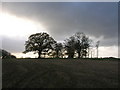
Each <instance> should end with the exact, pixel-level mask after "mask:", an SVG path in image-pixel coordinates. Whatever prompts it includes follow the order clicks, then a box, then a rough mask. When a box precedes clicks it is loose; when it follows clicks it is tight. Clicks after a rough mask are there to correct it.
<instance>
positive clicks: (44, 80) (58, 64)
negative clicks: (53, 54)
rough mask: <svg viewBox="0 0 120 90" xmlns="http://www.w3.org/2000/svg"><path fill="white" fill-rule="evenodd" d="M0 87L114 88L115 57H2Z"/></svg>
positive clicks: (115, 86)
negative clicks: (90, 58) (0, 85)
mask: <svg viewBox="0 0 120 90" xmlns="http://www.w3.org/2000/svg"><path fill="white" fill-rule="evenodd" d="M2 69H3V71H2V74H3V76H2V80H3V81H2V88H117V87H118V60H85V59H84V60H78V59H73V60H69V59H56V60H55V59H13V60H7V59H6V60H3V61H2Z"/></svg>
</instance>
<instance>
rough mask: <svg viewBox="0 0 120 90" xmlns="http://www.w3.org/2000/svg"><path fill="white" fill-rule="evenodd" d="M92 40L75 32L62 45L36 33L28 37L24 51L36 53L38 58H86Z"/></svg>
mask: <svg viewBox="0 0 120 90" xmlns="http://www.w3.org/2000/svg"><path fill="white" fill-rule="evenodd" d="M91 43H92V40H91V39H89V37H88V36H86V35H85V34H84V33H81V32H77V33H75V34H74V35H72V36H70V37H69V38H67V39H66V40H64V42H63V43H60V42H57V41H55V40H54V39H53V38H52V37H51V36H50V35H49V34H47V33H45V32H43V33H36V34H32V35H30V36H29V37H28V40H27V41H26V42H25V51H24V52H23V53H27V52H34V53H38V58H86V57H88V56H89V47H90V45H91Z"/></svg>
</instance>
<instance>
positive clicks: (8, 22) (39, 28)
mask: <svg viewBox="0 0 120 90" xmlns="http://www.w3.org/2000/svg"><path fill="white" fill-rule="evenodd" d="M0 25H1V27H0V35H4V36H9V37H28V36H29V35H31V34H33V33H38V32H47V31H46V29H45V27H44V26H43V25H41V24H39V23H36V22H33V21H30V20H28V19H23V18H19V17H17V16H13V15H10V14H8V13H2V14H1V16H0Z"/></svg>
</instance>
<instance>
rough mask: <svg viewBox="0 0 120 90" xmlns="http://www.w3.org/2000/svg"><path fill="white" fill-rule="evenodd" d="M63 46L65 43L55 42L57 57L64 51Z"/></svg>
mask: <svg viewBox="0 0 120 90" xmlns="http://www.w3.org/2000/svg"><path fill="white" fill-rule="evenodd" d="M62 48H63V45H62V43H56V44H55V47H54V50H55V51H56V57H57V58H59V57H60V55H61V53H62V51H61V50H62Z"/></svg>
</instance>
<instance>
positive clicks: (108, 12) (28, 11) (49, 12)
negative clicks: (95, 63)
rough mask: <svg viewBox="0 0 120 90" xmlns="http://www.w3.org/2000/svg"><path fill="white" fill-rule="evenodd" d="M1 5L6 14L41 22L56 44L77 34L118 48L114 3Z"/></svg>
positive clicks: (116, 18) (115, 7)
mask: <svg viewBox="0 0 120 90" xmlns="http://www.w3.org/2000/svg"><path fill="white" fill-rule="evenodd" d="M2 5H3V10H4V11H6V12H9V13H11V14H14V15H16V16H18V17H22V18H23V17H24V18H28V19H31V20H33V21H36V22H38V23H42V24H43V25H44V26H45V27H46V28H47V29H48V32H49V33H50V35H52V36H53V37H54V38H55V39H56V40H58V41H63V40H64V39H65V38H67V37H69V36H70V35H72V34H74V33H75V32H78V31H80V32H84V33H86V34H88V35H91V36H94V37H96V38H98V37H100V36H104V40H103V41H101V43H102V45H103V46H110V45H114V44H116V45H117V43H116V42H117V37H118V3H117V2H96V3H95V2H85V3H82V2H80V3H78V2H77V3H65V2H61V3H60V2H57V3H48V2H47V3H43V2H36V3H35V2H34V3H33V2H29V3H28V2H27V3H25V2H24V3H12V2H9V3H8V2H4V3H3V4H2ZM6 43H8V42H7V41H6ZM9 43H10V42H9ZM13 43H14V42H13ZM19 43H20V42H19ZM6 47H7V46H6ZM16 48H18V47H16ZM20 48H21V47H20ZM11 50H12V49H11Z"/></svg>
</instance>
